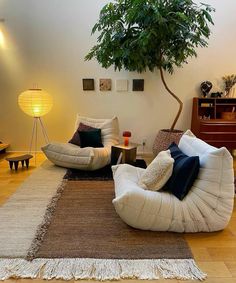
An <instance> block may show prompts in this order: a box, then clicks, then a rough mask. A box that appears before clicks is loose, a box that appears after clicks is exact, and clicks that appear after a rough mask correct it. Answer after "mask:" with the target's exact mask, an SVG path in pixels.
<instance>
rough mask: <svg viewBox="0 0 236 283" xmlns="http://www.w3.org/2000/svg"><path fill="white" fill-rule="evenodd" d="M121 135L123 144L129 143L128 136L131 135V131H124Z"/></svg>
mask: <svg viewBox="0 0 236 283" xmlns="http://www.w3.org/2000/svg"><path fill="white" fill-rule="evenodd" d="M123 137H124V146H128V145H129V138H130V137H131V132H129V131H124V132H123Z"/></svg>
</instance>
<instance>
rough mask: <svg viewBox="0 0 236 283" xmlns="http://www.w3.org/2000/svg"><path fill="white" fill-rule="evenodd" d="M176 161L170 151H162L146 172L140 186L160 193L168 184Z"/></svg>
mask: <svg viewBox="0 0 236 283" xmlns="http://www.w3.org/2000/svg"><path fill="white" fill-rule="evenodd" d="M173 165H174V159H173V158H172V157H171V154H170V150H166V151H161V152H159V154H158V155H157V156H156V158H155V159H154V160H153V161H152V162H151V163H150V165H149V166H148V167H147V169H146V170H145V172H144V174H143V175H142V177H141V179H140V180H139V185H140V186H141V187H142V188H144V189H145V190H151V191H158V190H160V189H161V188H163V186H164V185H165V184H166V182H167V181H168V180H169V178H170V176H171V174H172V172H173Z"/></svg>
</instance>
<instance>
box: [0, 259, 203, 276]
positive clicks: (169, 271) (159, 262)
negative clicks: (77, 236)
mask: <svg viewBox="0 0 236 283" xmlns="http://www.w3.org/2000/svg"><path fill="white" fill-rule="evenodd" d="M160 277H161V278H166V279H168V278H169V279H174V278H175V279H180V280H188V279H192V280H196V279H198V280H204V279H205V278H206V274H205V273H203V272H202V271H201V270H200V269H199V268H198V267H197V265H196V263H195V261H194V260H193V259H143V260H142V259H140V260H123V259H90V258H88V259H86V258H83V259H80V258H62V259H40V258H39V259H34V260H32V261H27V260H25V259H21V258H17V259H0V280H6V279H9V278H30V279H34V278H42V279H47V280H50V279H63V280H79V279H94V280H100V281H105V280H119V279H148V280H152V279H159V278H160Z"/></svg>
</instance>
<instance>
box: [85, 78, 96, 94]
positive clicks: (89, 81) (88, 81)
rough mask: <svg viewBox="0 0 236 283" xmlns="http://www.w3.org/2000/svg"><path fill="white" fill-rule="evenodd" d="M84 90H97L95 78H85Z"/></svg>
mask: <svg viewBox="0 0 236 283" xmlns="http://www.w3.org/2000/svg"><path fill="white" fill-rule="evenodd" d="M82 81H83V90H85V91H92V90H95V84H94V79H83V80H82Z"/></svg>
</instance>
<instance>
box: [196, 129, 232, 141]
mask: <svg viewBox="0 0 236 283" xmlns="http://www.w3.org/2000/svg"><path fill="white" fill-rule="evenodd" d="M199 138H200V139H202V140H204V141H206V142H207V141H222V142H224V141H231V142H236V132H227V133H226V132H208V131H205V132H200V134H199Z"/></svg>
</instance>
